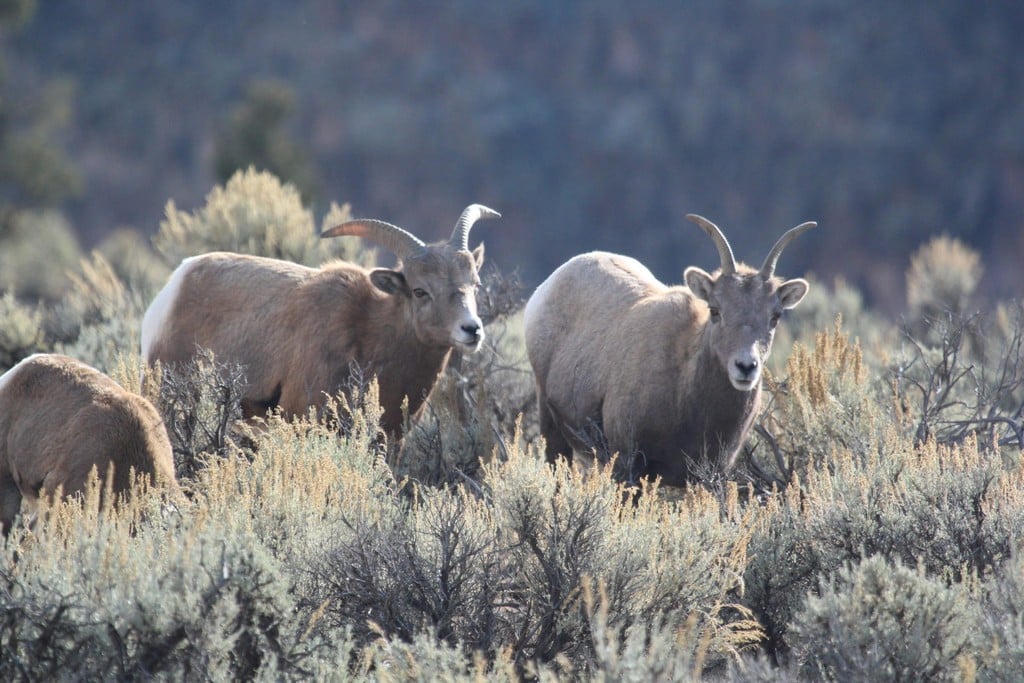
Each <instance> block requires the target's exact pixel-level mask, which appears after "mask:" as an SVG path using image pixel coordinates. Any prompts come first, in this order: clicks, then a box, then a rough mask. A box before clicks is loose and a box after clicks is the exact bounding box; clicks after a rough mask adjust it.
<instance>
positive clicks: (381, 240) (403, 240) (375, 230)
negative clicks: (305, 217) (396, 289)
mask: <svg viewBox="0 0 1024 683" xmlns="http://www.w3.org/2000/svg"><path fill="white" fill-rule="evenodd" d="M342 235H353V236H355V237H366V238H368V239H371V240H373V241H374V242H376V243H378V244H379V245H381V246H382V247H384V248H385V249H388V250H389V251H391V252H392V253H393V254H394V255H395V256H397V257H398V258H400V259H406V258H408V257H409V256H414V255H415V254H418V253H419V252H421V251H423V248H424V247H425V246H426V245H424V244H423V241H422V240H421V239H419V238H418V237H416V236H415V235H413V234H412V233H411V232H408V231H406V230H402V229H401V228H400V227H398V226H397V225H391V224H390V223H385V222H384V221H378V220H374V219H372V218H361V219H358V220H354V221H345V222H344V223H342V224H341V225H336V226H334V227H333V228H328V229H327V230H324V231H323V232H322V233H320V237H340V236H342Z"/></svg>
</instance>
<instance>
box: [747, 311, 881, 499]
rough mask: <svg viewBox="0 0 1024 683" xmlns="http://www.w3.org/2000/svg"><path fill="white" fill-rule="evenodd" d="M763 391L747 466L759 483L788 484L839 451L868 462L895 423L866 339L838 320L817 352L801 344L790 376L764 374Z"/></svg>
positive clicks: (794, 354) (789, 369)
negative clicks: (868, 360) (866, 353)
mask: <svg viewBox="0 0 1024 683" xmlns="http://www.w3.org/2000/svg"><path fill="white" fill-rule="evenodd" d="M765 390H766V392H767V395H768V396H767V398H768V400H767V401H766V404H765V407H764V410H763V412H762V416H761V418H760V421H759V423H758V424H757V425H756V427H755V432H756V434H757V435H758V436H759V439H758V440H757V441H756V442H755V444H754V448H753V450H752V451H750V453H752V454H751V455H749V456H748V457H747V458H746V460H745V462H743V463H742V464H745V465H746V469H747V473H748V476H750V477H751V478H752V479H753V480H754V481H755V482H757V483H758V484H759V485H760V486H761V487H766V488H770V487H771V486H772V485H773V484H774V485H780V486H784V485H786V484H787V483H788V482H789V481H790V480H791V479H792V477H793V475H794V474H801V473H803V472H806V470H807V469H808V468H809V467H814V466H818V465H821V464H822V463H825V462H828V461H829V460H830V459H831V458H832V456H833V454H834V453H836V452H837V451H845V452H846V453H848V454H850V455H851V456H853V457H855V458H861V459H865V458H867V457H869V456H870V455H871V453H872V452H873V450H874V445H875V444H876V443H878V441H879V440H880V438H881V435H882V434H883V433H884V431H885V429H886V428H887V426H888V424H889V421H888V419H887V418H886V416H885V415H884V413H883V409H882V405H881V404H882V401H881V400H880V397H882V396H884V393H883V392H884V391H885V387H884V385H882V384H881V382H879V381H878V379H877V378H874V377H872V376H871V375H869V373H868V371H867V367H866V364H865V362H864V357H863V353H862V351H861V348H860V344H859V343H857V342H856V341H853V340H851V339H850V337H849V336H848V335H847V334H846V333H845V332H844V330H843V328H842V321H841V320H840V319H838V318H837V319H836V321H835V324H834V326H833V328H832V329H831V330H826V331H823V332H821V333H819V334H818V335H817V337H816V339H815V343H814V348H813V349H808V348H807V347H805V346H804V345H803V344H800V343H798V344H796V345H795V346H794V347H793V351H792V353H791V354H790V357H789V360H788V361H787V363H786V374H785V379H783V380H781V381H777V380H776V379H775V378H774V377H772V376H770V375H769V376H766V378H765Z"/></svg>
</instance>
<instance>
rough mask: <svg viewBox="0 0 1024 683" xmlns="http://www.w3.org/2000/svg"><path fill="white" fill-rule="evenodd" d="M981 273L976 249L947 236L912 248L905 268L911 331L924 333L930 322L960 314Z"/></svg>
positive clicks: (923, 334) (962, 313) (979, 259)
mask: <svg viewBox="0 0 1024 683" xmlns="http://www.w3.org/2000/svg"><path fill="white" fill-rule="evenodd" d="M982 272H983V268H982V266H981V257H980V256H979V254H978V252H976V251H974V250H973V249H971V248H970V247H968V246H967V245H965V244H964V243H963V242H961V241H960V240H958V239H954V238H950V237H949V236H948V235H942V236H940V237H935V238H933V239H931V240H930V241H929V242H927V243H926V244H924V245H923V246H921V247H920V248H919V249H918V250H917V251H915V252H914V253H913V254H912V255H911V257H910V267H909V268H908V269H907V307H908V309H909V318H908V327H909V329H910V330H911V331H912V333H914V334H915V336H919V337H920V336H925V335H926V334H927V331H928V329H929V327H931V323H933V322H934V321H940V320H943V319H946V318H948V317H953V318H956V317H960V316H962V315H964V314H965V313H966V312H967V307H968V304H969V302H970V298H971V296H972V295H973V294H974V290H975V289H976V288H977V287H978V281H979V280H981V275H982Z"/></svg>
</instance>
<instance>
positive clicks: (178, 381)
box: [146, 350, 246, 479]
mask: <svg viewBox="0 0 1024 683" xmlns="http://www.w3.org/2000/svg"><path fill="white" fill-rule="evenodd" d="M146 381H147V383H148V384H149V386H151V387H153V389H152V391H153V393H155V394H156V396H155V400H154V401H153V403H154V405H156V407H157V409H158V410H159V411H160V415H161V417H162V418H163V421H164V425H165V426H166V427H167V436H168V437H169V438H170V441H171V448H172V449H173V451H174V470H175V472H176V473H177V475H178V478H179V479H193V478H195V476H196V474H197V472H198V471H199V470H200V469H202V468H203V467H204V466H205V464H206V461H207V459H208V458H210V457H217V456H219V457H224V456H226V455H228V452H229V450H230V448H231V446H232V438H231V437H232V435H233V434H234V432H235V429H236V422H237V421H238V420H240V419H241V417H242V404H241V398H242V395H243V394H244V392H245V387H246V382H245V372H244V368H241V367H239V366H237V365H231V364H225V363H218V362H217V361H216V360H215V359H214V357H213V353H212V352H210V351H206V350H203V351H201V352H200V353H199V354H198V355H197V356H196V358H195V359H193V360H192V361H190V362H189V363H188V364H186V365H185V366H183V367H173V368H172V367H161V368H160V369H159V371H158V372H156V373H153V375H152V376H150V377H148V378H147V380H146Z"/></svg>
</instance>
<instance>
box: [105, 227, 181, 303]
mask: <svg viewBox="0 0 1024 683" xmlns="http://www.w3.org/2000/svg"><path fill="white" fill-rule="evenodd" d="M97 251H98V252H99V253H100V254H102V255H103V258H104V259H105V260H106V261H107V262H108V263H109V264H110V267H111V269H112V270H113V271H114V273H115V274H116V275H117V277H118V278H119V279H120V280H121V281H122V282H124V283H125V284H126V285H127V286H128V288H129V289H130V290H131V291H132V292H133V293H135V294H137V295H138V296H139V297H140V298H141V299H142V300H143V301H146V302H147V303H148V302H149V301H151V300H152V299H153V297H154V296H155V295H156V293H157V292H158V291H159V290H160V288H161V287H162V286H163V284H164V282H166V281H167V276H168V275H170V269H169V268H168V267H167V265H166V264H165V263H164V262H163V261H162V259H160V258H159V257H158V256H157V255H156V253H155V252H154V251H153V248H152V247H151V246H150V244H149V241H148V240H147V239H145V238H144V237H143V236H142V235H141V234H140V233H139V232H137V231H135V230H131V229H127V228H122V229H119V230H115V231H114V232H112V233H110V234H109V235H107V237H105V238H104V240H103V242H102V243H101V244H100V245H99V247H98V248H97Z"/></svg>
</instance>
